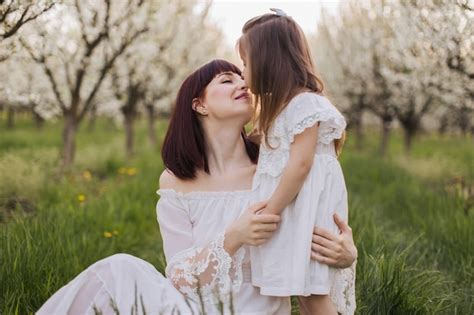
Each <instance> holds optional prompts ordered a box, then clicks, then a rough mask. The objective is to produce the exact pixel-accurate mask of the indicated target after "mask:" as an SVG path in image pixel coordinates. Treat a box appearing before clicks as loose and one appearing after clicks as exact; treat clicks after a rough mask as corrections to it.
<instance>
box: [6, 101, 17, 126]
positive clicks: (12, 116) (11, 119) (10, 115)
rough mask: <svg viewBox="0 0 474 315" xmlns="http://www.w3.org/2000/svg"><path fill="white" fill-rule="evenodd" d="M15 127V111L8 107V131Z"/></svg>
mask: <svg viewBox="0 0 474 315" xmlns="http://www.w3.org/2000/svg"><path fill="white" fill-rule="evenodd" d="M14 127H15V110H14V109H13V106H7V129H13V128H14Z"/></svg>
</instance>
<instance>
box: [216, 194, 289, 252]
mask: <svg viewBox="0 0 474 315" xmlns="http://www.w3.org/2000/svg"><path fill="white" fill-rule="evenodd" d="M266 204H267V202H266V201H262V202H258V203H256V204H254V205H252V206H250V207H249V208H248V209H247V210H245V211H244V213H243V214H242V215H241V216H240V217H239V218H238V219H237V220H236V221H234V222H233V223H232V224H231V225H230V226H229V227H228V228H227V230H226V235H225V243H224V247H225V248H226V250H227V252H229V254H230V255H233V254H234V253H235V252H236V251H237V249H239V248H240V246H242V245H252V246H257V245H261V244H263V243H265V242H266V241H268V239H269V238H270V237H271V236H272V235H273V232H275V231H276V229H277V228H278V222H280V216H279V215H276V214H257V212H259V211H260V210H262V209H263V208H265V206H266Z"/></svg>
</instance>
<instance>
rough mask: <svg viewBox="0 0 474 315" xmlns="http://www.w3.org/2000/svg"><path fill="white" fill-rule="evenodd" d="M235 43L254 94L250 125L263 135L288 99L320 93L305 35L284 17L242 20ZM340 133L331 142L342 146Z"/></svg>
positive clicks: (268, 15)
mask: <svg viewBox="0 0 474 315" xmlns="http://www.w3.org/2000/svg"><path fill="white" fill-rule="evenodd" d="M242 33H243V35H242V36H241V37H240V39H239V40H238V42H237V45H238V48H239V52H240V55H241V56H242V59H243V60H244V61H245V63H246V67H249V70H250V78H246V79H247V82H249V88H250V90H251V91H252V93H253V94H255V103H256V106H255V115H254V126H255V127H256V129H257V131H258V132H259V133H261V134H263V135H264V136H265V143H266V144H267V145H268V141H267V140H268V139H267V135H268V130H269V129H270V128H271V126H272V123H273V122H274V121H275V119H276V117H277V116H278V114H280V112H281V111H282V110H283V109H284V108H285V106H286V105H287V104H288V102H289V101H290V100H291V99H292V98H293V97H294V96H296V95H297V94H298V93H300V92H303V91H312V92H314V93H317V94H320V95H322V94H323V90H324V83H323V81H322V79H321V78H320V77H319V76H318V75H317V74H316V71H315V67H314V63H313V58H312V57H311V51H310V49H309V45H308V42H307V40H306V37H305V35H304V33H303V31H302V30H301V28H300V27H299V25H298V24H297V23H296V22H295V21H294V20H293V19H292V18H290V17H288V16H281V15H277V14H264V15H261V16H257V17H255V18H253V19H251V20H249V21H247V23H245V25H244V27H243V28H242ZM343 139H344V135H343V137H342V138H341V139H338V140H336V141H335V146H336V152H337V153H339V152H340V150H341V149H342V144H343Z"/></svg>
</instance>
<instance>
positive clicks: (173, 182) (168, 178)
mask: <svg viewBox="0 0 474 315" xmlns="http://www.w3.org/2000/svg"><path fill="white" fill-rule="evenodd" d="M180 181H181V180H180V179H179V178H178V177H176V176H175V175H174V174H173V173H172V172H171V171H170V170H168V169H165V170H164V171H163V173H161V175H160V181H159V185H160V189H173V190H176V188H178V186H179V184H180Z"/></svg>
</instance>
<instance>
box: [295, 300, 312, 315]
mask: <svg viewBox="0 0 474 315" xmlns="http://www.w3.org/2000/svg"><path fill="white" fill-rule="evenodd" d="M296 298H297V300H298V307H299V309H300V315H311V313H310V312H309V310H308V307H307V306H306V304H305V301H304V296H297V297H296Z"/></svg>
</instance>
